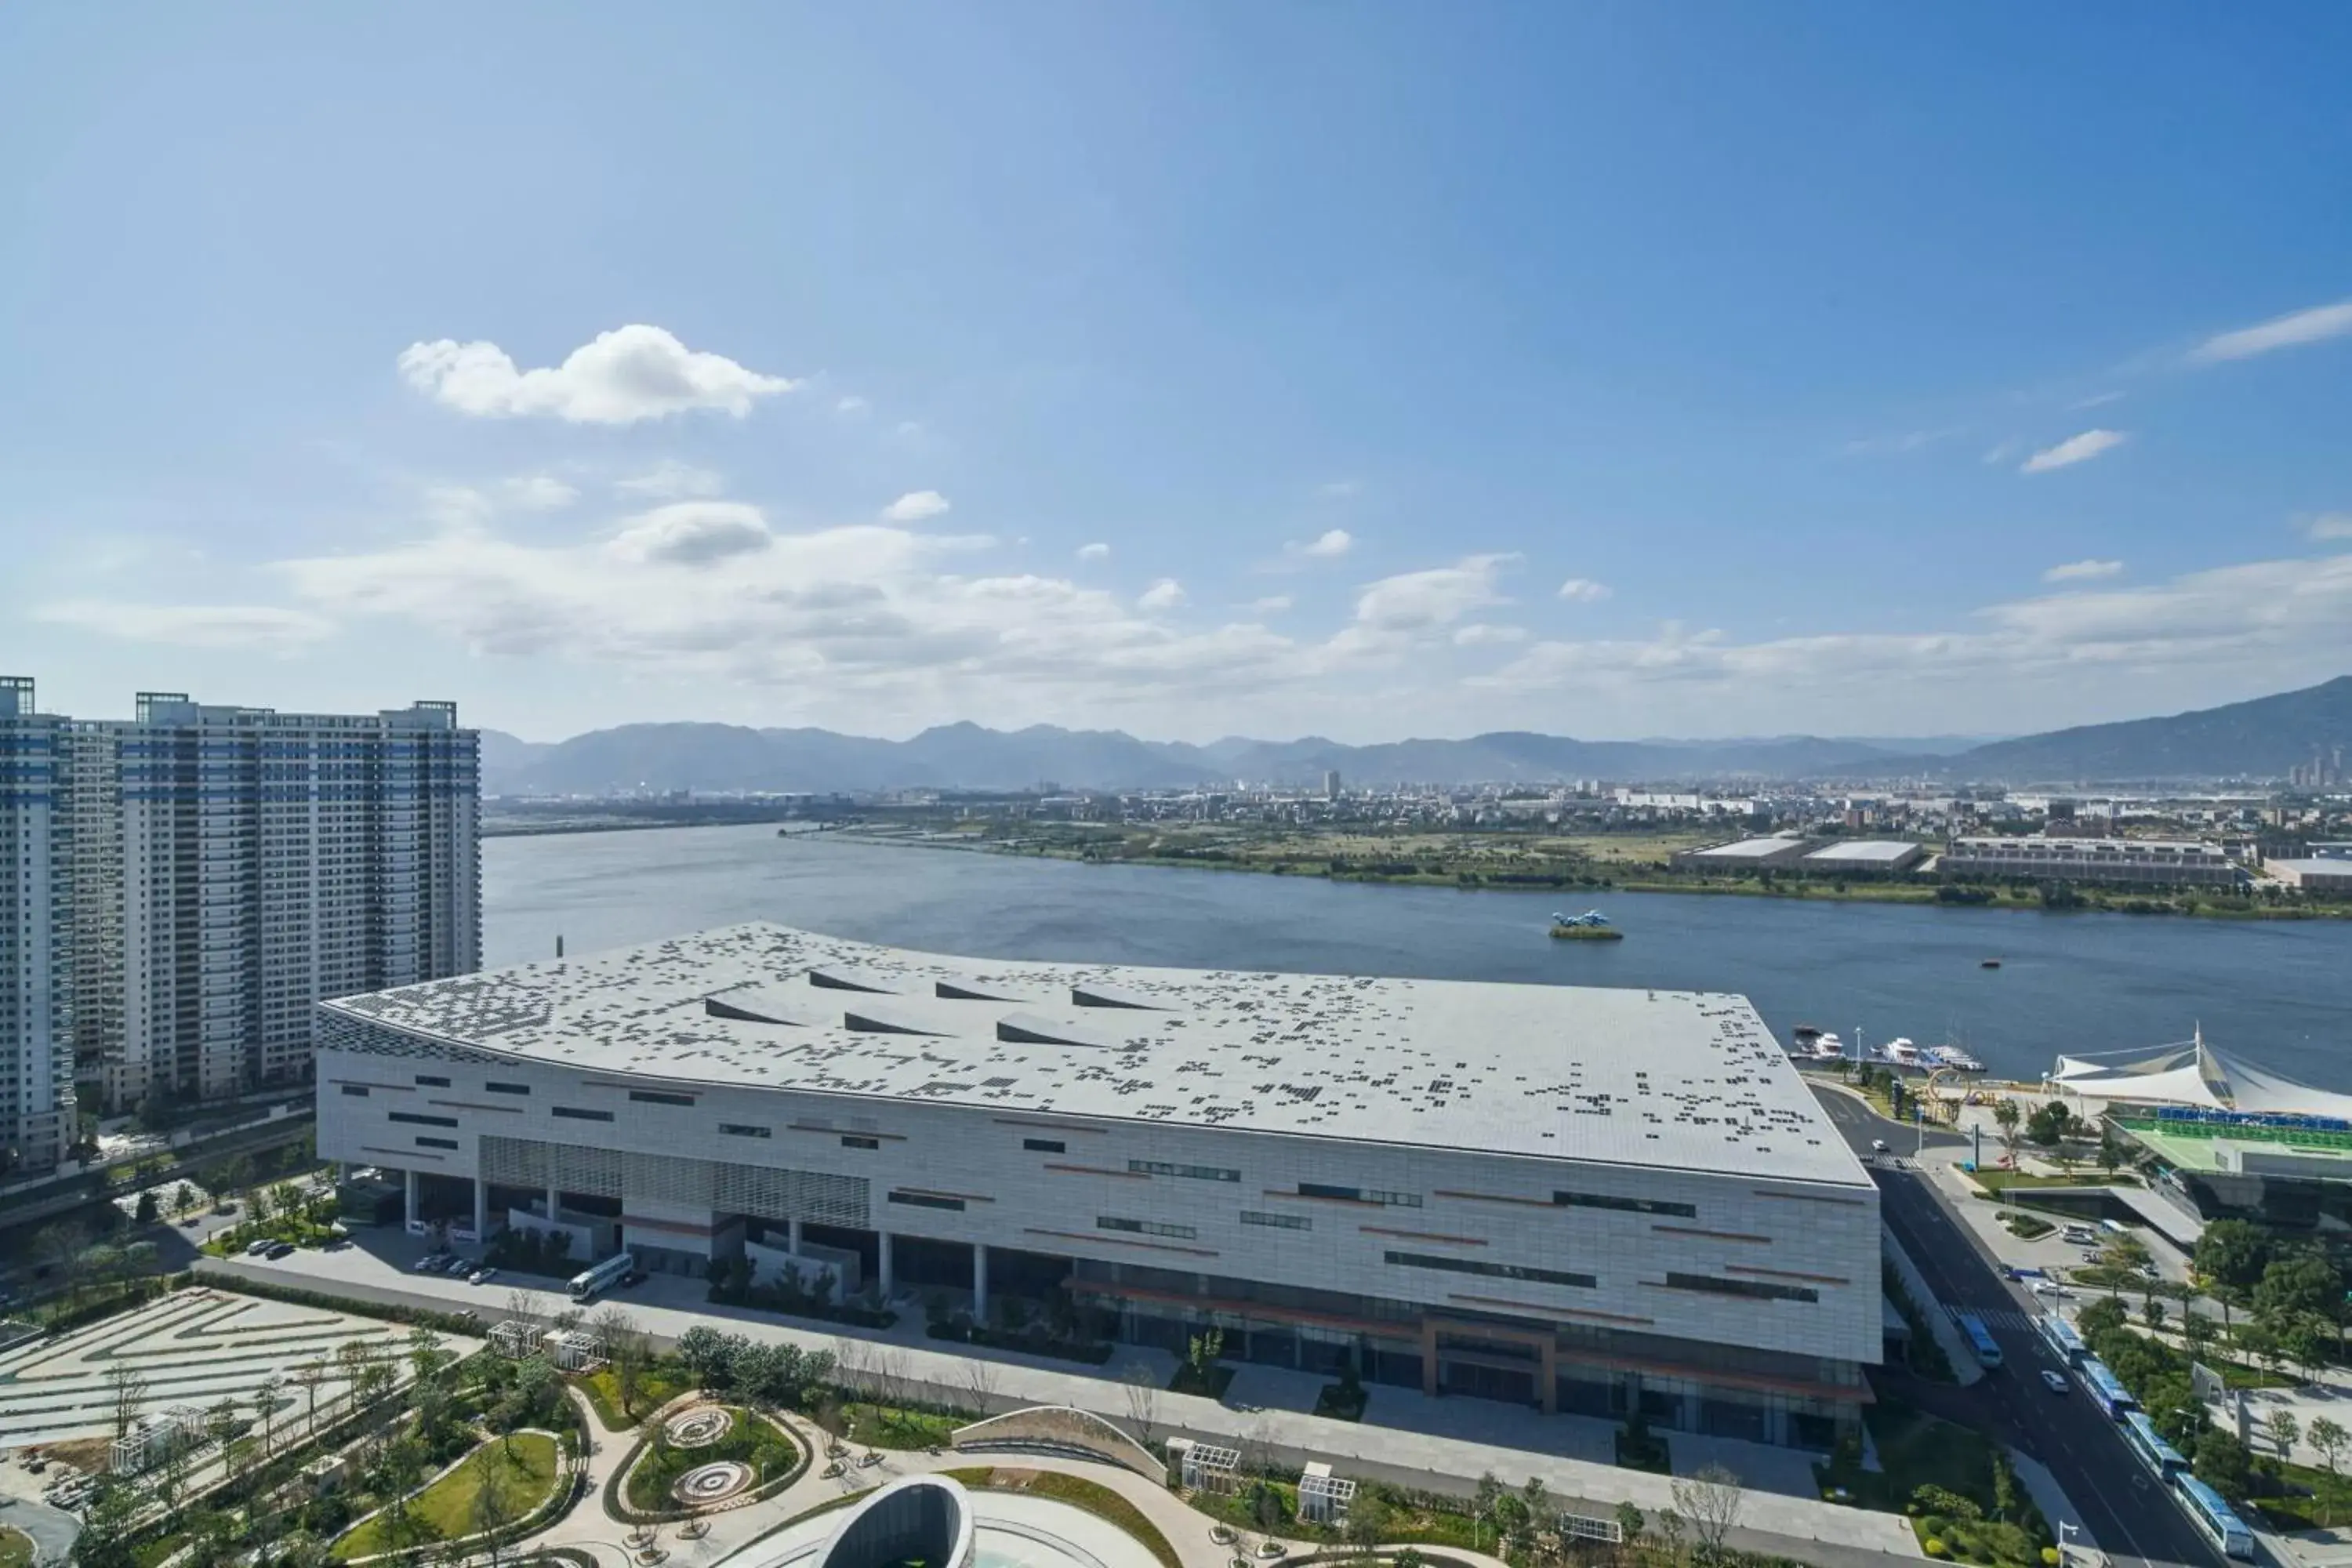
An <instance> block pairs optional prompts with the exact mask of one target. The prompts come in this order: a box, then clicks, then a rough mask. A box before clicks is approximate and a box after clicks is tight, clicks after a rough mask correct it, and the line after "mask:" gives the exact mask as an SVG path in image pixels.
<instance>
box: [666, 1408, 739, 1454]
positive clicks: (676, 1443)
mask: <svg viewBox="0 0 2352 1568" xmlns="http://www.w3.org/2000/svg"><path fill="white" fill-rule="evenodd" d="M733 1430H735V1413H734V1412H733V1411H731V1410H730V1409H728V1408H727V1407H726V1406H725V1405H697V1406H695V1407H694V1408H693V1409H691V1410H681V1411H679V1412H678V1413H677V1415H673V1416H671V1417H670V1418H669V1419H668V1420H667V1421H665V1422H663V1423H662V1435H663V1436H666V1437H667V1438H668V1439H669V1446H670V1447H673V1448H708V1447H710V1446H711V1445H712V1444H713V1443H717V1442H720V1441H722V1440H724V1439H725V1437H726V1436H727V1434H729V1433H730V1432H732V1431H733Z"/></svg>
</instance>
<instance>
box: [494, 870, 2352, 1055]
mask: <svg viewBox="0 0 2352 1568" xmlns="http://www.w3.org/2000/svg"><path fill="white" fill-rule="evenodd" d="M482 902H483V923H484V928H485V934H484V942H483V946H484V957H485V959H486V961H487V962H488V963H489V964H491V965H493V966H496V965H499V964H507V963H520V962H522V961H524V960H527V959H536V958H546V957H550V956H552V954H553V952H554V951H555V941H556V938H557V936H558V935H561V936H562V937H563V938H564V941H565V943H566V947H567V950H568V951H570V952H575V953H577V952H591V951H593V950H595V949H598V948H604V947H618V946H625V945H627V944H630V943H635V942H648V941H652V940H654V939H656V938H659V937H666V936H674V935H677V934H678V933H679V932H682V931H694V930H698V929H699V928H702V927H706V926H715V925H727V924H731V923H733V922H735V921H750V920H772V921H782V922H783V923H785V924H787V925H795V926H802V927H805V928H807V929H809V930H812V931H830V932H833V933H835V934H836V935H840V936H845V937H852V938H856V939H860V940H864V941H867V942H887V943H890V944H893V945H895V946H900V947H911V948H920V949H926V950H929V951H930V952H950V953H968V954H973V955H977V956H982V957H1002V958H1044V959H1061V960H1068V961H1076V962H1096V963H1158V964H1172V965H1177V966H1180V967H1184V968H1199V969H1229V968H1239V969H1278V970H1299V971H1310V972H1313V971H1319V972H1326V973H1362V974H1401V975H1421V976H1428V977H1432V978H1441V979H1453V980H1517V981H1538V982H1544V983H1548V984H1572V985H1643V986H1658V987H1660V988H1666V989H1679V990H1702V991H1738V992H1743V993H1745V994H1747V995H1748V997H1750V998H1751V999H1752V1000H1753V1001H1754V1002H1755V1004H1756V1005H1757V1007H1758V1008H1759V1010H1760V1011H1761V1012H1762V1013H1763V1015H1764V1019H1765V1022H1766V1023H1767V1024H1769V1026H1771V1027H1772V1029H1773V1030H1774V1032H1775V1033H1776V1034H1778V1035H1779V1036H1780V1037H1781V1038H1782V1039H1783V1040H1784V1041H1785V1040H1786V1039H1787V1038H1788V1037H1789V1032H1790V1029H1791V1028H1792V1027H1793V1026H1795V1025H1797V1024H1800V1023H1809V1024H1813V1025H1817V1026H1820V1027H1822V1028H1826V1029H1835V1030H1837V1031H1838V1032H1839V1033H1840V1034H1842V1035H1843V1036H1845V1037H1846V1038H1847V1040H1848V1041H1849V1042H1851V1041H1852V1040H1853V1035H1854V1031H1855V1030H1857V1029H1859V1030H1860V1031H1861V1032H1862V1034H1863V1037H1864V1040H1865V1042H1866V1043H1870V1044H1876V1043H1878V1042H1881V1041H1884V1040H1885V1039H1887V1038H1888V1037H1891V1036H1895V1035H1909V1036H1911V1037H1914V1038H1916V1039H1917V1040H1919V1041H1921V1042H1922V1043H1934V1042H1937V1041H1941V1040H1943V1039H1945V1038H1947V1037H1957V1038H1958V1039H1960V1040H1963V1041H1965V1042H1966V1044H1967V1045H1968V1047H1969V1048H1970V1049H1971V1050H1973V1051H1975V1052H1976V1053H1977V1055H1978V1056H1979V1057H1981V1058H1984V1060H1985V1062H1986V1064H1987V1065H1988V1066H1989V1067H1990V1068H1991V1069H1992V1070H1993V1071H1994V1072H1996V1073H1999V1074H2000V1075H2002V1076H2005V1077H2011V1078H2023V1079H2028V1080H2031V1079H2035V1078H2038V1077H2039V1076H2040V1075H2041V1074H2042V1072H2044V1071H2045V1070H2047V1069H2048V1068H2049V1066H2050V1063H2051V1060H2052V1058H2054V1057H2055V1056H2057V1055H2058V1053H2059V1052H2061V1051H2066V1052H2070V1053H2073V1052H2084V1051H2112V1050H2119V1049H2126V1048H2136V1047H2153V1046H2157V1045H2160V1044H2163V1043H2165V1042H2168V1041H2177V1040H2183V1039H2186V1038H2188V1037H2189V1031H2190V1029H2191V1028H2192V1027H2193V1026H2196V1025H2198V1024H2200V1023H2201V1024H2202V1025H2203V1026H2204V1029H2205V1037H2206V1039H2207V1040H2208V1041H2209V1042H2210V1043H2211V1044H2213V1045H2215V1046H2217V1047H2221V1048H2222V1049H2224V1050H2226V1051H2230V1052H2232V1053H2234V1054H2236V1055H2238V1056H2241V1057H2242V1058H2246V1059H2247V1060H2249V1061H2251V1062H2253V1063H2256V1064H2258V1065H2261V1066H2263V1067H2267V1068H2273V1070H2275V1071H2278V1072H2281V1073H2284V1074H2286V1075H2287V1076H2289V1077H2291V1078H2295V1079H2302V1080H2303V1081H2305V1082H2307V1083H2311V1084H2314V1085H2316V1086H2318V1087H2321V1088H2325V1089H2341V1090H2352V921H2201V920H2184V919H2180V918H2179V917H2171V916H2144V915H2143V916H2134V915H2117V914H2097V913H2086V912H2070V913H2063V914H2045V913H2041V912H2025V911H2019V910H1975V909H1962V908H1947V907H1941V906H1934V905H1915V904H1869V903H1832V902H1820V903H1804V902H1799V901H1796V900H1777V899H1759V898H1737V897H1727V896H1720V895H1706V894H1687V893H1612V894H1605V895H1595V894H1591V893H1580V892H1559V893H1553V892H1540V893H1514V892H1491V891H1480V892H1470V893H1464V892H1454V891H1452V890H1450V889H1436V888H1400V887H1378V886H1367V885H1362V884H1353V883H1333V882H1327V881H1323V880H1321V879H1309V878H1290V877H1270V876H1264V875H1258V874H1254V873H1248V872H1230V871H1206V870H1189V869H1168V868H1156V867H1145V866H1086V865H1080V864H1077V863H1075V862H1071V861H1063V860H1039V859H1027V858H1013V857H1006V856H995V855H983V854H974V853H970V852H961V851H954V850H944V849H919V848H905V847H890V846H884V845H873V844H857V843H852V842H847V841H845V840H841V839H836V838H832V837H827V836H824V835H807V836H803V837H794V838H789V839H786V838H779V837H777V836H776V832H775V830H774V829H773V828H772V827H769V826H759V825H753V826H729V827H704V828H667V829H653V830H646V831H638V832H623V833H583V834H565V835H548V836H544V837H512V838H491V839H486V840H485V841H484V842H483V845H482ZM1591 902H1598V903H1599V904H1600V906H1601V908H1602V909H1603V910H1605V911H1606V912H1607V913H1608V915H1609V916H1610V918H1611V919H1612V921H1615V922H1616V923H1617V924H1618V925H1619V926H1620V927H1621V928H1622V929H1623V931H1625V938H1626V939H1625V940H1624V941H1623V942H1554V941H1552V940H1551V938H1550V936H1549V934H1548V926H1549V920H1548V917H1549V914H1550V912H1551V911H1552V910H1555V909H1559V908H1563V907H1566V908H1571V909H1574V910H1581V909H1583V908H1584V907H1585V906H1586V905H1587V904H1588V903H1591ZM1987 958H1999V959H2000V961H2001V967H2000V968H1999V969H1986V968H1983V967H1982V966H1981V961H1982V960H1984V959H1987Z"/></svg>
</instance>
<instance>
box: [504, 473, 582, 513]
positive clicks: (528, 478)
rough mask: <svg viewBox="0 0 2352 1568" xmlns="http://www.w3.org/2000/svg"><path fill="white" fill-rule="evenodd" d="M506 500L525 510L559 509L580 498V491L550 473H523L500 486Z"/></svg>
mask: <svg viewBox="0 0 2352 1568" xmlns="http://www.w3.org/2000/svg"><path fill="white" fill-rule="evenodd" d="M500 488H501V489H504V490H505V492H506V497H507V500H509V501H511V502H512V503H514V504H515V505H516V506H519V507H521V508H522V509H523V510H526V511H561V510H562V509H563V508H565V507H567V506H570V505H571V504H572V502H573V501H576V500H579V499H580V492H579V491H578V490H576V489H573V488H572V486H570V485H568V484H565V483H564V482H563V481H562V479H557V478H556V477H555V476H554V475H552V474H524V475H521V476H520V477H518V478H516V479H509V480H508V481H507V482H506V483H505V484H504V485H503V486H501V487H500Z"/></svg>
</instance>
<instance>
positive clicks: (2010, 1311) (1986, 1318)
mask: <svg viewBox="0 0 2352 1568" xmlns="http://www.w3.org/2000/svg"><path fill="white" fill-rule="evenodd" d="M1944 1310H1945V1311H1946V1312H1948V1313H1949V1314H1951V1316H1952V1317H1953V1318H1954V1319H1955V1320H1957V1319H1958V1317H1959V1316H1960V1314H1961V1313H1963V1312H1973V1313H1974V1314H1975V1315H1976V1318H1977V1320H1978V1321H1979V1322H1981V1323H1983V1324H1984V1326H1985V1327H1986V1328H1988V1329H2016V1330H2018V1331H2021V1332H2022V1331H2027V1330H2030V1329H2032V1327H2033V1319H2032V1316H2031V1315H2030V1314H2028V1313H2025V1312H2021V1311H2020V1310H2017V1309H2016V1308H2014V1307H1955V1306H1953V1305H1952V1304H1951V1303H1949V1302H1946V1303H1945V1304H1944Z"/></svg>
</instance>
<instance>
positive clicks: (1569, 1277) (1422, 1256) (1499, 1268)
mask: <svg viewBox="0 0 2352 1568" xmlns="http://www.w3.org/2000/svg"><path fill="white" fill-rule="evenodd" d="M1387 1257H1388V1260H1389V1262H1391V1263H1392V1264H1394V1265H1395V1266H1396V1267H1398V1268H1433V1269H1435V1270H1437V1271H1438V1272H1439V1273H1442V1274H1478V1275H1484V1276H1485V1277H1486V1278H1487V1279H1527V1280H1531V1281H1533V1282H1534V1283H1536V1284H1538V1285H1572V1286H1574V1287H1576V1288H1577V1289H1580V1290H1591V1289H1597V1288H1598V1287H1599V1286H1600V1283H1601V1282H1600V1281H1599V1280H1598V1279H1594V1278H1593V1277H1592V1276H1591V1275H1590V1274H1572V1273H1570V1272H1569V1271H1568V1270H1567V1269H1565V1268H1536V1267H1535V1266H1534V1265H1533V1264H1528V1263H1489V1262H1487V1261H1486V1259H1484V1258H1440V1257H1438V1256H1436V1255H1435V1254H1433V1253H1428V1252H1391V1253H1389V1254H1388V1255H1387Z"/></svg>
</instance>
